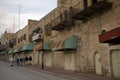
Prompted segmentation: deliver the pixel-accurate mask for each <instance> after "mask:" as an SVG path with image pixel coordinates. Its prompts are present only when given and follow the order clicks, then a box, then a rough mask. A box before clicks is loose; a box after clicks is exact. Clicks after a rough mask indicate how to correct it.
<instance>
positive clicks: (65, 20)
mask: <svg viewBox="0 0 120 80" xmlns="http://www.w3.org/2000/svg"><path fill="white" fill-rule="evenodd" d="M73 24H74V23H73V20H72V17H71V14H70V12H69V11H65V12H64V13H62V14H60V15H59V16H58V17H57V18H55V19H54V20H53V22H52V23H51V28H52V30H57V31H60V30H62V29H65V28H66V27H69V26H72V25H73Z"/></svg>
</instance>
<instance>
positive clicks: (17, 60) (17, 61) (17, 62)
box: [16, 58, 20, 66]
mask: <svg viewBox="0 0 120 80" xmlns="http://www.w3.org/2000/svg"><path fill="white" fill-rule="evenodd" d="M19 62H20V60H19V58H17V59H16V64H17V66H19Z"/></svg>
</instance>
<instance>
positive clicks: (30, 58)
mask: <svg viewBox="0 0 120 80" xmlns="http://www.w3.org/2000/svg"><path fill="white" fill-rule="evenodd" d="M29 61H30V65H31V64H32V57H31V56H30V57H29Z"/></svg>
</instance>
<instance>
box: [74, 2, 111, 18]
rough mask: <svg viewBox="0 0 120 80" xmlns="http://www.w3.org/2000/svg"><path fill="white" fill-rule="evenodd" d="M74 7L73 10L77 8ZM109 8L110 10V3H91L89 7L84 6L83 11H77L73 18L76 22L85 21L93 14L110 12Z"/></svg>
mask: <svg viewBox="0 0 120 80" xmlns="http://www.w3.org/2000/svg"><path fill="white" fill-rule="evenodd" d="M76 6H77V5H76ZM76 6H75V7H73V9H76V8H78V7H76ZM111 8H112V3H111V2H107V1H105V0H102V1H97V2H95V3H92V4H91V6H86V7H85V5H84V9H82V10H81V11H80V10H78V12H76V14H75V15H74V16H73V18H74V19H77V20H86V19H87V18H89V17H91V16H93V15H94V14H97V13H101V12H104V11H106V10H110V9H111Z"/></svg>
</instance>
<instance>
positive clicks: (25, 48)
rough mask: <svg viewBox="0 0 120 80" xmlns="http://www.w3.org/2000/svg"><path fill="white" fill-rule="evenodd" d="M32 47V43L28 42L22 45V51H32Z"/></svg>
mask: <svg viewBox="0 0 120 80" xmlns="http://www.w3.org/2000/svg"><path fill="white" fill-rule="evenodd" d="M33 49H34V43H29V44H27V45H25V46H23V48H22V51H32V50H33Z"/></svg>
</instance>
